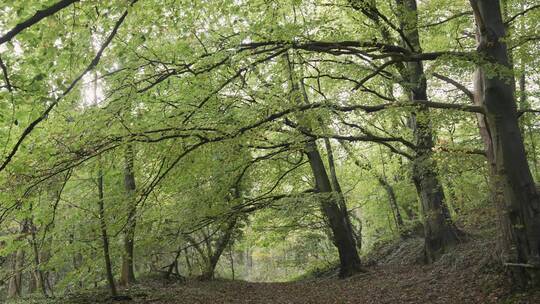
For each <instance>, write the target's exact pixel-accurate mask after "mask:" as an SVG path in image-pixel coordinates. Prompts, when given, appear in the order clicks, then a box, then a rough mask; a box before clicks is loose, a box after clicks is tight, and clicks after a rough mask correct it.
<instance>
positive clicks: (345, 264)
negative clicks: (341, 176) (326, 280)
mask: <svg viewBox="0 0 540 304" xmlns="http://www.w3.org/2000/svg"><path fill="white" fill-rule="evenodd" d="M305 153H306V154H307V156H308V159H309V164H310V166H311V171H312V172H313V176H314V178H315V185H316V190H317V192H318V193H320V194H322V195H323V197H321V211H322V213H323V215H324V217H325V219H326V220H327V221H328V225H329V226H330V230H331V231H332V236H333V242H334V244H335V246H336V247H337V249H338V253H339V262H340V270H339V276H340V277H342V278H344V277H348V276H351V275H353V274H354V273H357V272H359V271H361V264H360V256H359V255H358V251H357V247H356V240H355V238H354V234H353V229H352V226H351V223H350V221H349V219H347V216H346V215H347V213H346V212H344V211H343V210H342V209H341V208H340V206H339V203H338V202H337V200H336V198H335V196H334V195H333V191H332V185H331V182H330V179H329V178H328V174H327V173H326V169H325V167H324V164H323V161H322V159H321V155H320V153H319V150H318V148H317V144H316V142H315V141H314V140H312V141H309V142H308V143H307V144H306V146H305Z"/></svg>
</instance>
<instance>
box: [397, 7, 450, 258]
mask: <svg viewBox="0 0 540 304" xmlns="http://www.w3.org/2000/svg"><path fill="white" fill-rule="evenodd" d="M396 3H397V5H398V7H399V9H400V10H402V11H401V12H398V14H397V17H398V19H399V22H400V28H401V29H402V31H403V33H404V39H403V40H404V41H402V44H403V46H404V47H408V48H411V49H413V51H415V52H421V45H420V38H419V33H418V9H417V6H416V1H415V0H396ZM402 76H403V78H404V80H405V82H406V85H405V86H404V87H405V88H406V89H408V90H409V98H410V99H411V101H420V100H428V96H427V81H426V77H425V74H424V67H423V64H422V62H409V63H407V65H406V66H405V67H404V70H403V71H402ZM411 127H412V130H413V132H414V137H415V145H416V149H415V155H414V159H413V169H412V171H413V172H412V175H413V182H414V184H415V186H416V189H417V192H418V195H419V198H420V202H421V206H422V212H423V218H424V237H425V257H426V261H427V262H428V263H431V262H433V261H435V260H436V259H438V258H439V257H440V256H441V255H442V254H443V253H445V252H446V251H448V250H449V249H451V248H452V247H454V246H455V244H457V243H458V241H459V236H458V233H459V231H458V230H457V228H456V227H455V225H454V223H453V222H452V219H451V217H450V212H449V211H448V206H447V204H446V201H445V195H444V191H443V187H442V185H441V182H440V180H439V177H438V176H437V172H436V171H437V164H436V162H435V160H434V159H433V147H434V142H433V137H434V131H433V129H432V127H431V122H430V114H429V108H428V107H427V106H423V105H421V106H419V107H418V108H417V111H416V112H415V113H412V115H411Z"/></svg>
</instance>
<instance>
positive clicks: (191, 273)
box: [184, 248, 193, 277]
mask: <svg viewBox="0 0 540 304" xmlns="http://www.w3.org/2000/svg"><path fill="white" fill-rule="evenodd" d="M184 258H185V260H186V267H187V271H188V276H190V277H191V276H192V275H193V267H192V266H191V261H190V260H189V255H188V250H187V248H185V249H184Z"/></svg>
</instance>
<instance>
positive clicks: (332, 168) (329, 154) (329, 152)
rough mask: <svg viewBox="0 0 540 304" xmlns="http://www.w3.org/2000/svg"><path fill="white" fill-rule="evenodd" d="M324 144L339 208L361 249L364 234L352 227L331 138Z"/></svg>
mask: <svg viewBox="0 0 540 304" xmlns="http://www.w3.org/2000/svg"><path fill="white" fill-rule="evenodd" d="M324 145H325V147H326V154H327V158H328V168H329V171H330V181H331V184H332V189H333V190H334V193H335V194H336V195H337V201H338V204H339V208H340V209H341V212H342V213H343V217H344V218H345V220H346V221H347V226H349V227H351V231H352V234H353V237H354V239H355V242H356V248H357V249H358V250H360V249H361V248H362V236H361V235H357V234H356V231H355V230H354V229H352V227H353V226H352V224H351V218H350V217H349V210H348V209H347V202H346V200H345V195H343V190H341V185H340V184H339V180H338V177H337V173H336V165H335V163H334V152H333V150H332V144H331V143H330V139H328V138H325V139H324Z"/></svg>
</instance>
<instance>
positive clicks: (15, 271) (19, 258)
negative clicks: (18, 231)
mask: <svg viewBox="0 0 540 304" xmlns="http://www.w3.org/2000/svg"><path fill="white" fill-rule="evenodd" d="M24 258H25V252H24V249H23V248H19V249H17V251H16V252H14V253H13V254H12V255H11V272H12V274H11V277H10V278H9V282H8V294H7V297H8V299H15V298H19V297H20V296H21V295H22V283H23V281H22V270H23V268H24Z"/></svg>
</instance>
